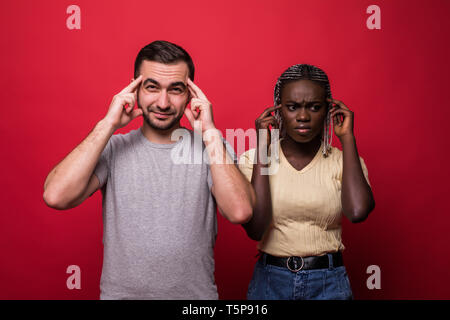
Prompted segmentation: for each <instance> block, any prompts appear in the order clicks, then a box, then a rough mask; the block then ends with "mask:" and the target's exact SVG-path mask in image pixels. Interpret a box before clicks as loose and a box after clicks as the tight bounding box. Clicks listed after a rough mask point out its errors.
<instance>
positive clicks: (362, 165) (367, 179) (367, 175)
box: [359, 157, 372, 187]
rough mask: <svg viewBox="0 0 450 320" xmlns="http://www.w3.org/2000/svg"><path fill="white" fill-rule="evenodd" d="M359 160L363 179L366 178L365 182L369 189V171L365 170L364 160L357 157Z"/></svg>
mask: <svg viewBox="0 0 450 320" xmlns="http://www.w3.org/2000/svg"><path fill="white" fill-rule="evenodd" d="M359 160H360V162H361V168H362V171H363V173H364V177H365V178H366V181H367V183H368V185H369V186H370V187H372V186H371V185H370V181H369V171H368V170H367V167H366V163H365V162H364V159H363V158H361V157H359Z"/></svg>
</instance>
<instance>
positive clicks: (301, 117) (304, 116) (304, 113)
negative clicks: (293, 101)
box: [297, 108, 310, 121]
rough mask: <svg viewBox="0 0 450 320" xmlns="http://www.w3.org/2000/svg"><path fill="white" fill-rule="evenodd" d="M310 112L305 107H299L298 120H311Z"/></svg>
mask: <svg viewBox="0 0 450 320" xmlns="http://www.w3.org/2000/svg"><path fill="white" fill-rule="evenodd" d="M309 120H310V117H309V113H308V111H306V109H305V108H299V109H298V112H297V121H309Z"/></svg>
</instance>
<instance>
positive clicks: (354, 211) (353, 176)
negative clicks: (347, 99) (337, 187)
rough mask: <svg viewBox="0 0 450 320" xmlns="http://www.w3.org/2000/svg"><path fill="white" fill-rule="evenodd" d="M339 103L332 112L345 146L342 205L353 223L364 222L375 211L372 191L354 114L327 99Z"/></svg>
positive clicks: (340, 138)
mask: <svg viewBox="0 0 450 320" xmlns="http://www.w3.org/2000/svg"><path fill="white" fill-rule="evenodd" d="M328 101H329V102H332V103H334V104H336V106H335V107H333V108H332V109H331V110H330V112H331V118H332V119H333V124H334V132H335V134H336V135H337V136H338V138H339V140H340V141H341V144H342V153H343V159H342V162H343V172H342V190H341V202H342V209H343V211H344V215H345V216H346V217H347V218H348V219H349V220H350V221H351V222H353V223H356V222H362V221H364V220H365V219H366V218H367V216H368V215H369V213H370V212H371V211H372V210H373V209H374V208H375V200H374V198H373V194H372V189H371V188H370V186H369V184H368V183H367V181H366V178H365V177H364V173H363V170H362V167H361V162H360V160H359V155H358V150H357V148H356V139H355V136H354V135H353V117H354V115H353V112H352V111H350V109H349V108H348V107H347V106H346V105H345V104H344V103H342V102H341V101H339V100H334V99H328Z"/></svg>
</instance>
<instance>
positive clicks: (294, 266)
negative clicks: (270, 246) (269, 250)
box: [286, 257, 305, 272]
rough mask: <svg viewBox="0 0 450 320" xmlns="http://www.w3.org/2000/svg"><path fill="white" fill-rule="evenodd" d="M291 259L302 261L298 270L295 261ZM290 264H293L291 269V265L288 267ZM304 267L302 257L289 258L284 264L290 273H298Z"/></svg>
mask: <svg viewBox="0 0 450 320" xmlns="http://www.w3.org/2000/svg"><path fill="white" fill-rule="evenodd" d="M293 258H300V259H302V265H301V266H300V268H299V267H298V265H297V259H293ZM291 262H293V264H294V265H293V266H292V268H291V265H290V264H291ZM304 265H305V261H304V260H303V258H302V257H289V258H288V259H287V262H286V266H287V268H288V269H289V270H290V271H292V272H298V271H300V270H302V269H303V266H304Z"/></svg>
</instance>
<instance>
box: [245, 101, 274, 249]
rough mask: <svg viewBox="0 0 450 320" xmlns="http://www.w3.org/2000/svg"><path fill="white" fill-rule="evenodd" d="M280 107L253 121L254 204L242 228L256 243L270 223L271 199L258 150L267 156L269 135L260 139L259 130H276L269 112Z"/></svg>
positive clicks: (265, 167)
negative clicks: (254, 131)
mask: <svg viewBox="0 0 450 320" xmlns="http://www.w3.org/2000/svg"><path fill="white" fill-rule="evenodd" d="M280 107H281V106H275V107H270V108H267V109H266V110H264V112H263V113H262V114H261V116H259V117H258V119H256V121H255V127H256V131H257V147H256V163H255V164H253V172H252V179H251V184H252V186H253V189H254V190H255V193H256V204H255V207H254V209H253V216H252V219H251V220H250V221H249V222H248V223H246V224H243V225H242V226H243V227H244V229H245V231H246V232H247V235H248V236H249V237H250V239H252V240H256V241H259V240H261V238H262V236H263V234H264V232H265V231H266V230H267V228H268V227H269V225H270V222H271V221H272V197H271V194H270V184H269V175H268V174H262V173H263V172H264V171H265V172H267V171H268V170H267V168H268V164H267V163H265V162H267V161H262V159H261V158H260V150H263V148H265V151H266V155H267V150H268V145H269V141H270V135H269V134H268V135H267V139H260V138H261V137H260V135H259V132H260V130H261V129H262V130H267V131H269V125H272V126H273V127H276V128H278V122H277V120H276V119H275V118H274V117H273V116H272V115H271V112H273V111H275V110H276V109H279V108H280Z"/></svg>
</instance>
